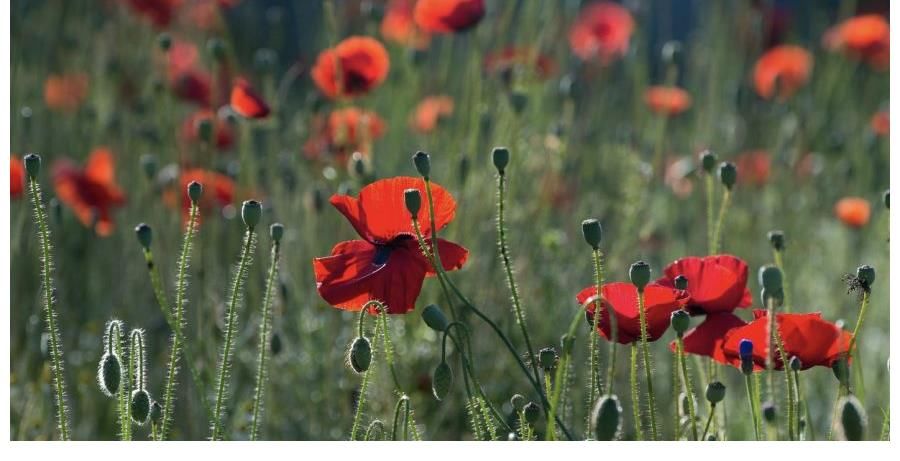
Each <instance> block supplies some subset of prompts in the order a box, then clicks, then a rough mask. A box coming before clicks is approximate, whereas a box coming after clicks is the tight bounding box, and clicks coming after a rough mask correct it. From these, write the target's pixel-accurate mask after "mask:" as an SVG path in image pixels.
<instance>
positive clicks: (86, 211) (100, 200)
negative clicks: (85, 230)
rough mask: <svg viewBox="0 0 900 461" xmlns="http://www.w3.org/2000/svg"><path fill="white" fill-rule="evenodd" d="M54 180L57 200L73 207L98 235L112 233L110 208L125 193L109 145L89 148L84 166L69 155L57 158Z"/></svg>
mask: <svg viewBox="0 0 900 461" xmlns="http://www.w3.org/2000/svg"><path fill="white" fill-rule="evenodd" d="M53 184H54V187H55V188H56V196H57V197H59V201H60V202H62V203H64V204H66V205H67V206H69V207H70V208H72V210H73V211H74V212H75V216H76V217H77V218H78V220H79V221H81V223H82V224H84V225H85V226H88V227H91V228H93V229H94V231H95V232H96V233H97V235H100V236H101V237H106V236H108V235H110V234H111V233H112V229H113V222H112V216H110V212H111V211H112V209H113V208H114V207H119V206H122V205H123V204H124V203H125V193H124V192H122V189H121V188H119V185H118V184H116V175H115V160H114V159H113V154H112V152H111V151H110V150H109V149H107V148H105V147H98V148H96V149H94V150H93V151H91V155H90V157H88V160H87V164H86V165H85V167H84V169H81V168H78V167H77V166H76V165H75V164H73V163H72V161H71V160H69V159H62V160H58V161H56V162H55V163H54V164H53Z"/></svg>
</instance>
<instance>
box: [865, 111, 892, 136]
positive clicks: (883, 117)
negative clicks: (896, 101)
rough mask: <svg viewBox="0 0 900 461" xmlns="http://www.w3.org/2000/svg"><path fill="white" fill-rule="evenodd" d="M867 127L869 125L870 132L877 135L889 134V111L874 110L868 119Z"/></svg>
mask: <svg viewBox="0 0 900 461" xmlns="http://www.w3.org/2000/svg"><path fill="white" fill-rule="evenodd" d="M869 127H871V128H872V132H873V133H875V134H876V135H878V136H887V135H889V134H890V132H891V116H890V113H888V111H886V110H880V111H878V112H875V115H872V118H871V119H870V120H869Z"/></svg>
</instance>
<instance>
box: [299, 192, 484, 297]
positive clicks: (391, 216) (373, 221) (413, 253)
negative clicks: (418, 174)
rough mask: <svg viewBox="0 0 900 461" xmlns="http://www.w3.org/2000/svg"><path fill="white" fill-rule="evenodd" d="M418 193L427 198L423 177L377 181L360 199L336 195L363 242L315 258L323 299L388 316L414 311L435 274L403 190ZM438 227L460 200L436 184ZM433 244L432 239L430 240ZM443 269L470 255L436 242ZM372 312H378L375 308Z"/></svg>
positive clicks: (424, 217)
mask: <svg viewBox="0 0 900 461" xmlns="http://www.w3.org/2000/svg"><path fill="white" fill-rule="evenodd" d="M410 188H414V189H418V190H419V192H420V194H421V195H422V197H423V199H424V197H426V195H425V182H424V181H423V180H422V179H420V178H410V177H396V178H389V179H382V180H379V181H375V182H373V183H371V184H369V185H367V186H365V187H363V188H362V190H360V191H359V198H355V197H350V196H347V195H334V196H332V197H331V204H332V205H334V207H335V208H337V209H338V211H340V212H341V213H342V214H343V215H344V216H345V217H346V218H347V220H348V221H350V224H351V225H353V228H354V229H356V232H357V234H359V236H360V237H362V240H350V241H346V242H341V243H338V244H337V245H335V246H334V248H333V249H332V250H331V256H326V257H322V258H316V259H315V260H313V268H314V270H315V274H316V287H317V289H318V291H319V295H320V296H322V299H324V300H325V301H327V302H328V303H329V304H331V305H332V306H335V307H337V308H340V309H347V310H355V311H358V310H360V309H362V307H363V305H364V304H365V303H366V302H368V301H370V300H378V301H381V302H382V303H384V304H386V305H387V309H388V313H391V314H404V313H406V312H409V311H411V310H413V309H414V308H415V302H416V298H417V297H418V296H419V291H420V290H421V289H422V282H423V281H424V279H425V277H431V276H434V275H436V273H435V272H434V270H433V269H432V267H431V265H430V263H429V261H428V260H427V259H425V257H424V256H423V255H422V253H421V251H420V250H419V247H418V244H417V242H416V238H415V233H414V231H413V227H412V223H411V219H410V215H409V212H408V211H407V210H406V206H405V205H404V191H405V190H406V189H410ZM431 192H432V195H433V198H434V213H435V226H437V230H440V229H443V228H444V227H445V226H446V225H447V224H449V223H450V221H452V220H453V216H454V215H455V213H456V202H455V201H454V200H453V197H452V196H451V195H450V193H449V192H447V190H446V189H444V188H443V187H441V186H439V185H437V184H434V183H432V184H431ZM418 221H419V226H420V227H421V232H422V234H423V235H424V236H429V235H431V223H430V222H429V218H428V207H427V206H423V207H422V209H421V210H420V211H419V215H418ZM426 240H427V243H428V245H429V246H430V245H431V239H430V238H427V239H426ZM436 246H437V248H438V252H439V253H440V259H441V262H442V264H443V266H444V269H445V270H454V269H459V268H461V267H462V266H463V264H465V262H466V259H467V258H468V255H469V252H468V250H466V249H465V248H463V247H461V246H459V245H457V244H455V243H453V242H449V241H447V240H444V239H440V238H439V239H438V242H437V245H436ZM372 310H373V312H374V309H372Z"/></svg>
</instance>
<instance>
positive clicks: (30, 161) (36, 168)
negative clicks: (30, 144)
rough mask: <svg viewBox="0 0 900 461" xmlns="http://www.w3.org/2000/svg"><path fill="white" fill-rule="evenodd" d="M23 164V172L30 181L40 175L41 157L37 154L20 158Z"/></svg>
mask: <svg viewBox="0 0 900 461" xmlns="http://www.w3.org/2000/svg"><path fill="white" fill-rule="evenodd" d="M22 160H23V161H24V162H25V171H27V172H28V177H30V178H31V179H35V178H37V176H38V175H39V174H40V173H41V156H40V155H38V154H28V155H26V156H25V157H23V158H22Z"/></svg>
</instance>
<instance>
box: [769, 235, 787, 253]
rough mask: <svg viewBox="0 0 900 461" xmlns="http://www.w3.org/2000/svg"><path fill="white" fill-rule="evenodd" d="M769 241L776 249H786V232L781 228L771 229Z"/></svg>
mask: <svg viewBox="0 0 900 461" xmlns="http://www.w3.org/2000/svg"><path fill="white" fill-rule="evenodd" d="M768 237H769V243H771V244H772V248H773V249H774V250H775V251H782V250H784V232H782V231H780V230H773V231H769V234H768Z"/></svg>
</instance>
